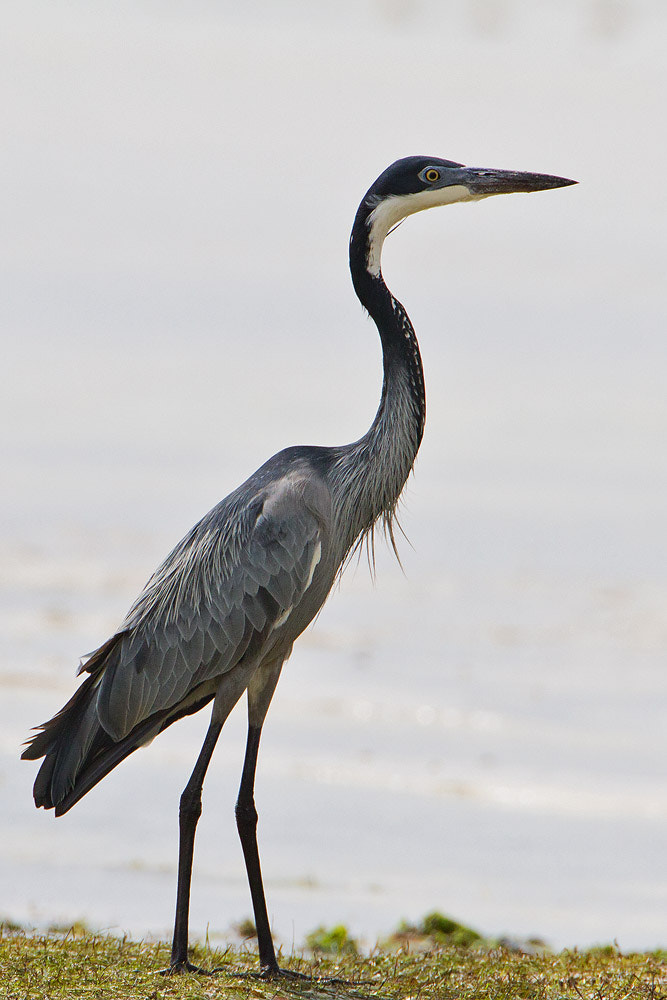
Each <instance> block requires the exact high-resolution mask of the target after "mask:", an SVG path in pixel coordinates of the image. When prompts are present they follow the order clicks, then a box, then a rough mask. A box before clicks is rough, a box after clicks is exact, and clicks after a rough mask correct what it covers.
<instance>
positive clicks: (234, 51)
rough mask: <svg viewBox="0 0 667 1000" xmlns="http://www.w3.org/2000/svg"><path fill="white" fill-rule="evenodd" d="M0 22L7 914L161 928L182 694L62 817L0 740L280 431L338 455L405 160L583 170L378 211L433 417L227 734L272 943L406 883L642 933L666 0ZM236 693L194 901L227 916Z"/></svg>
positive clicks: (365, 405)
mask: <svg viewBox="0 0 667 1000" xmlns="http://www.w3.org/2000/svg"><path fill="white" fill-rule="evenodd" d="M3 23H4V27H3V32H2V35H1V36H0V77H1V79H2V84H1V93H2V99H1V106H0V107H1V109H0V116H1V118H0V121H1V130H2V147H3V153H2V159H1V163H0V177H1V181H2V183H1V185H0V188H1V190H2V192H3V193H2V197H1V198H0V213H1V219H2V223H1V231H2V239H1V240H0V255H1V256H2V265H1V267H0V282H1V285H2V289H1V292H0V324H1V330H2V365H1V366H0V379H1V381H2V414H1V416H0V447H1V449H2V468H3V489H2V499H1V502H2V523H1V533H0V550H1V554H2V559H1V584H2V589H1V594H0V629H1V637H0V641H1V643H2V650H1V655H0V792H1V798H2V807H1V813H0V885H1V887H2V889H1V897H0V915H3V916H7V917H10V918H12V919H15V920H20V921H24V922H26V923H29V924H32V925H34V926H39V927H43V926H46V925H48V924H49V923H51V922H53V921H58V922H68V921H72V920H74V919H85V920H87V921H88V922H89V923H90V924H91V925H92V926H94V927H97V928H106V929H112V930H115V931H128V932H131V933H133V934H146V933H154V934H160V935H165V936H168V934H169V932H170V925H171V919H172V910H173V901H174V895H175V874H176V858H177V810H178V798H179V795H180V792H181V789H182V787H183V786H184V784H185V782H186V780H187V778H188V776H189V773H190V770H191V768H192V766H193V763H194V760H195V757H196V754H197V752H198V749H199V746H200V743H201V740H202V739H203V733H204V730H205V727H206V724H207V713H202V715H201V717H197V718H193V719H190V720H187V721H185V722H182V723H180V724H178V725H176V726H174V727H172V729H171V730H170V731H169V732H167V733H165V734H163V735H162V736H161V737H160V738H159V740H157V741H156V742H155V743H154V744H153V745H152V746H151V748H150V749H148V750H145V751H141V752H138V753H136V754H134V755H133V757H132V758H130V759H129V760H127V761H126V762H125V763H124V764H123V766H122V767H120V768H119V769H117V770H116V771H115V772H113V774H112V775H110V776H109V777H108V778H107V779H106V780H105V781H104V782H103V783H102V784H101V785H100V786H98V787H97V788H96V789H95V790H94V791H93V792H92V793H91V794H90V795H88V796H87V797H86V798H85V799H84V800H82V802H81V803H80V804H79V805H78V806H77V808H76V809H75V810H74V811H73V812H72V813H70V814H68V815H67V816H66V817H65V818H63V819H60V820H58V821H55V820H54V818H53V816H52V814H48V815H47V814H44V813H43V812H41V811H40V812H37V811H36V810H35V809H34V807H33V804H32V799H31V784H32V780H33V777H34V772H35V768H34V767H32V766H31V765H30V764H27V763H19V760H18V755H19V748H20V744H21V743H22V741H23V740H24V739H25V738H26V737H27V735H28V731H29V729H30V727H31V726H33V725H36V724H37V723H39V722H42V721H44V720H45V719H47V718H49V717H50V716H51V715H52V714H53V713H54V712H55V711H56V710H57V709H58V708H60V706H61V705H62V704H63V703H64V701H65V700H66V699H67V698H68V697H69V696H70V694H71V692H72V691H73V689H74V685H75V680H74V670H75V668H76V666H77V664H78V658H79V656H81V655H83V654H85V653H86V652H88V651H90V650H91V649H93V648H94V647H96V646H97V645H99V643H100V642H101V641H102V640H103V639H105V638H106V637H107V635H108V634H110V633H111V632H112V630H113V629H114V628H115V627H116V626H117V625H118V623H119V622H120V620H121V619H122V617H123V615H124V613H125V611H126V610H127V608H128V606H129V604H130V603H131V601H132V600H133V598H134V596H135V595H136V593H137V592H138V590H139V588H140V587H141V586H142V585H143V583H144V581H145V580H146V578H147V577H148V576H149V575H150V573H151V572H152V570H153V568H154V567H155V565H156V564H157V563H158V562H159V561H160V559H161V558H162V557H163V555H164V554H165V553H166V552H167V551H168V550H169V549H170V548H171V546H172V545H173V544H174V543H175V542H176V541H177V540H178V538H180V537H181V536H182V535H183V534H184V533H185V531H186V530H187V529H188V528H189V527H190V526H191V524H192V523H194V521H195V520H197V519H198V517H199V516H201V514H203V513H204V512H205V511H206V510H207V509H208V508H210V507H211V506H212V505H213V504H214V503H215V502H217V500H218V499H219V498H220V497H221V496H223V495H224V494H226V493H227V492H228V491H229V490H230V489H232V488H233V487H234V486H236V485H237V483H238V482H240V481H241V480H242V479H243V478H245V477H246V476H247V475H248V474H249V473H250V472H251V471H252V470H253V469H254V468H256V467H257V466H258V465H259V464H260V463H261V462H262V461H263V460H264V459H265V458H267V457H268V456H269V455H270V454H272V453H273V452H274V451H277V450H278V449H279V448H281V447H283V446H284V445H286V444H291V443H299V442H302V443H321V444H333V443H340V442H343V441H348V440H353V439H354V438H356V437H358V436H359V435H360V434H361V433H362V432H363V431H364V430H365V429H366V427H367V426H368V424H369V422H370V420H371V419H372V416H373V414H374V412H375V408H376V405H377V400H378V398H379V389H380V378H381V364H380V352H379V344H378V340H377V336H376V333H375V330H374V327H373V326H372V324H370V323H369V322H368V320H367V319H365V318H364V316H363V315H362V313H361V310H360V308H359V305H358V303H357V301H356V299H355V297H354V294H353V291H352V288H351V285H350V282H349V276H348V273H347V260H346V252H347V239H348V233H349V229H350V226H351V223H352V218H353V214H354V211H355V210H356V206H357V203H358V201H359V198H360V197H361V195H362V194H363V192H364V191H365V189H366V187H367V186H368V185H369V184H370V182H371V181H372V180H373V179H374V177H375V176H376V175H377V174H378V173H379V172H380V171H381V170H382V169H384V167H385V166H386V165H387V164H388V163H389V162H391V161H392V160H393V159H395V158H396V157H398V156H402V155H407V154H410V153H417V152H418V153H422V152H425V153H433V154H434V155H438V156H444V157H448V158H452V159H457V160H462V161H464V162H466V163H470V164H475V165H479V166H490V167H491V166H493V167H506V168H514V169H523V170H537V171H543V172H549V173H556V174H563V175H565V176H570V177H575V178H577V179H578V180H579V181H580V185H579V187H577V188H572V189H567V190H561V191H554V192H549V193H545V194H540V195H539V196H534V197H525V196H515V197H513V198H504V199H503V198H497V199H492V200H490V201H486V202H484V203H482V204H481V205H480V206H474V207H471V206H456V207H454V208H451V209H442V210H441V211H440V212H429V213H424V214H422V215H420V216H417V217H415V218H413V219H410V220H409V221H408V223H407V224H406V225H405V226H403V227H402V228H401V229H400V231H399V232H398V233H396V234H395V235H394V236H392V237H391V238H390V240H389V241H388V243H387V246H386V250H385V266H384V270H385V274H386V277H387V280H388V283H389V284H390V286H391V288H392V289H393V290H394V292H395V293H396V294H397V295H398V297H399V298H401V300H402V301H403V302H404V303H405V304H406V306H407V308H408V311H409V312H410V315H411V316H412V319H413V321H414V324H415V327H416V329H417V332H418V335H419V337H420V341H421V345H422V351H423V356H424V363H425V367H426V376H427V391H428V405H429V414H428V425H427V432H426V438H425V441H424V445H423V448H422V451H421V453H420V457H419V459H418V462H417V466H416V473H415V476H414V477H413V478H412V479H411V480H410V483H409V487H408V489H407V492H406V497H405V504H404V507H403V515H402V523H403V527H404V529H405V532H406V534H407V536H408V538H409V540H410V544H408V543H407V542H402V543H401V557H402V560H403V567H404V569H403V571H401V569H400V567H399V566H398V565H397V563H396V561H395V560H394V559H393V557H392V556H391V555H390V554H388V552H387V551H386V550H385V548H384V546H380V547H379V551H378V554H377V576H376V580H375V582H374V583H373V582H372V580H371V578H370V574H369V572H368V569H367V566H366V565H365V564H364V562H363V560H362V561H361V563H360V564H359V565H358V566H353V567H351V568H350V569H349V570H348V572H347V573H346V575H345V577H344V579H343V582H342V585H341V587H340V591H339V592H337V593H335V594H334V596H333V597H332V599H331V601H330V603H329V604H328V605H327V607H326V608H325V610H324V612H323V613H322V614H321V616H320V618H319V619H318V621H317V622H316V624H315V626H314V627H313V628H311V629H310V630H308V632H307V633H306V634H305V635H304V636H303V637H302V639H301V640H300V641H299V643H298V645H297V648H296V651H295V653H294V655H293V657H292V659H291V660H290V662H289V664H288V666H287V668H286V669H285V671H284V674H283V677H282V679H281V682H280V685H279V688H278V692H277V695H276V698H275V700H274V704H273V706H272V709H271V712H270V713H269V719H268V722H267V725H266V727H265V735H264V741H263V747H262V753H261V758H260V766H259V776H258V782H257V802H258V808H259V812H260V844H261V847H262V852H263V862H264V869H265V876H266V884H267V894H268V900H269V910H270V914H271V918H272V921H273V925H274V928H275V931H276V934H277V936H278V938H279V940H280V941H282V942H283V944H285V945H286V946H287V947H290V946H291V945H292V943H293V942H295V943H296V944H297V945H298V944H299V943H300V942H301V940H302V939H303V935H304V934H305V933H306V932H307V931H309V930H311V929H312V928H313V927H314V926H315V925H317V924H319V923H322V922H324V923H327V924H330V923H334V922H335V923H338V922H344V923H346V924H348V926H349V928H350V930H351V931H352V933H354V934H356V935H358V936H360V937H362V938H363V939H364V940H365V941H366V942H367V943H369V944H373V943H374V941H375V940H376V939H377V937H378V936H379V935H380V936H381V935H382V934H385V933H387V932H389V931H390V930H391V929H392V928H393V927H394V926H395V925H396V923H397V922H398V920H399V919H401V918H407V919H417V918H419V917H420V916H422V915H423V913H424V912H426V911H427V910H429V909H432V908H435V907H437V908H440V909H442V910H444V911H445V912H447V913H450V914H452V915H454V916H455V917H456V918H458V919H460V920H463V921H465V922H467V923H469V924H472V925H473V926H475V927H477V928H479V929H480V930H482V931H483V932H485V933H488V934H500V933H510V934H513V935H531V934H538V935H542V936H543V937H544V938H546V939H547V940H548V941H549V942H550V943H551V944H552V945H554V946H562V945H579V946H584V945H587V944H591V943H594V942H600V941H610V940H613V939H616V940H617V941H618V942H619V944H620V945H621V946H622V947H623V948H650V947H654V946H658V945H662V946H664V945H665V943H666V941H667V930H666V928H667V922H666V921H665V914H666V912H667V907H666V903H667V890H666V875H667V871H666V867H667V866H666V863H665V832H666V829H667V790H666V787H665V774H664V759H665V719H666V713H667V691H666V685H665V653H666V652H667V619H666V614H665V612H666V608H667V463H666V461H665V441H666V437H667V392H666V391H665V387H666V385H667V349H666V346H665V319H666V312H667V309H666V299H665V265H666V263H667V259H666V258H667V246H666V239H665V210H666V208H667V185H666V184H665V180H664V172H665V162H666V156H665V154H666V153H667V142H666V140H665V127H664V115H665V98H666V96H667V90H666V83H667V70H666V61H665V55H664V53H665V45H666V43H667V9H666V8H665V5H664V3H663V2H662V0H607V2H603V0H578V2H575V0H569V2H566V0H532V2H531V3H530V4H526V3H521V2H520V0H476V2H472V0H456V2H455V0H451V2H440V3H438V2H436V0H354V2H352V0H339V2H338V3H336V4H314V3H305V2H299V0H291V2H287V0H281V2H269V0H257V2H256V3H253V4H246V5H240V4H238V3H229V2H223V0H216V2H213V0H211V2H205V0H195V2H189V3H185V2H179V0H169V2H167V0H160V2H157V0H156V2H148V0H133V2H131V3H130V2H122V0H121V2H115V3H113V4H111V3H101V4H94V5H91V4H88V3H84V2H74V0H72V2H58V0H56V2H49V3H47V2H37V0H22V2H20V3H19V2H16V0H14V2H11V0H10V2H8V3H6V4H5V5H4V7H3ZM244 729H245V718H244V709H243V706H239V707H238V708H237V710H236V711H235V713H234V715H233V717H232V718H231V719H230V722H229V724H228V726H227V728H226V730H225V733H224V734H223V739H222V740H221V742H220V745H219V748H218V751H217V753H216V756H215V758H214V761H213V764H212V767H211V770H210V772H209V776H208V779H207V782H206V786H205V796H204V815H203V819H202V821H201V823H200V826H199V831H198V841H197V849H196V859H195V876H194V885H193V899H192V927H193V931H194V932H195V933H198V934H203V933H205V931H206V929H207V927H208V929H209V932H210V934H211V936H212V937H215V936H216V935H217V934H224V933H226V932H227V931H228V930H229V927H230V926H231V924H232V923H233V922H234V921H235V920H239V919H241V918H243V917H245V916H247V915H248V914H249V913H250V902H249V897H248V891H247V888H246V883H245V875H244V872H243V862H242V856H241V852H240V849H239V846H238V844H237V838H236V830H235V824H234V815H233V804H234V800H235V794H236V787H237V782H238V779H239V775H240V767H241V761H242V753H243V744H244Z"/></svg>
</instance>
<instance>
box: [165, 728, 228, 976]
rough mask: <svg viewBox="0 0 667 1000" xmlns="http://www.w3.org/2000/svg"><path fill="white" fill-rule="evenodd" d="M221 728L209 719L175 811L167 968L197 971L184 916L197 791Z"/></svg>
mask: <svg viewBox="0 0 667 1000" xmlns="http://www.w3.org/2000/svg"><path fill="white" fill-rule="evenodd" d="M221 730H222V722H218V721H214V720H212V721H211V724H210V726H209V727H208V731H207V733H206V738H205V740H204V744H203V746H202V748H201V750H200V752H199V757H198V758H197V763H196V764H195V767H194V770H193V772H192V774H191V776H190V780H189V781H188V783H187V785H186V786H185V789H184V791H183V794H182V795H181V804H180V808H179V812H178V821H179V833H180V840H179V849H178V887H177V890H176V920H175V922H174V940H173V943H172V946H171V965H170V968H169V971H170V972H181V971H192V972H195V971H201V970H198V969H196V968H195V967H194V966H192V965H190V963H189V962H188V920H189V915H190V882H191V880H192V857H193V853H194V844H195V830H196V828H197V820H198V819H199V817H200V816H201V791H202V785H203V784H204V776H205V774H206V769H207V768H208V765H209V763H210V761H211V757H212V756H213V751H214V750H215V745H216V743H217V741H218V737H219V735H220V732H221Z"/></svg>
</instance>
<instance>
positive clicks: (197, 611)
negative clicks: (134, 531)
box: [84, 476, 330, 740]
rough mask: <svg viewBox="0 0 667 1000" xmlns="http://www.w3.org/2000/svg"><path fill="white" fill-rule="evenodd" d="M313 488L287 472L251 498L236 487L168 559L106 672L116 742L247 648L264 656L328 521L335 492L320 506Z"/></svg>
mask: <svg viewBox="0 0 667 1000" xmlns="http://www.w3.org/2000/svg"><path fill="white" fill-rule="evenodd" d="M237 493H238V491H237ZM312 493H313V490H312V489H311V490H310V492H309V495H308V502H306V500H305V499H304V490H303V489H299V488H297V487H296V486H295V481H294V478H293V477H290V476H283V477H282V478H280V479H279V480H277V481H275V482H273V483H271V484H269V485H268V486H267V485H263V486H262V489H261V491H259V492H258V493H257V494H256V495H254V496H252V497H251V498H250V499H249V498H248V497H247V496H241V497H239V496H237V495H235V494H232V495H231V496H230V497H228V498H227V500H225V501H223V502H222V503H221V504H219V505H218V506H217V507H216V508H214V509H213V510H212V511H211V512H210V513H209V514H208V515H207V516H206V517H205V518H203V519H202V521H200V522H199V524H198V525H196V526H195V528H194V529H193V530H192V531H191V532H190V534H189V535H188V536H186V538H185V539H183V541H182V542H181V543H180V544H179V545H178V546H176V548H175V549H174V550H173V552H172V553H171V554H170V555H169V556H168V557H167V559H166V560H165V562H164V563H163V564H162V566H160V568H159V569H158V570H157V572H156V573H155V574H154V576H153V577H152V578H151V580H149V582H148V584H147V585H146V588H145V590H144V591H143V593H142V594H141V595H140V597H139V599H138V600H137V602H136V603H135V605H134V606H133V608H132V609H131V611H130V613H129V615H128V616H127V618H126V620H125V622H124V623H123V626H122V629H121V633H120V634H121V635H122V639H121V642H120V644H119V647H118V655H117V656H116V658H115V660H114V663H113V664H112V665H111V667H110V669H109V670H106V671H105V672H104V676H103V677H102V679H101V683H100V688H99V693H98V697H97V714H98V716H99V719H100V722H101V723H102V725H103V727H104V729H105V730H106V731H107V732H108V733H109V734H110V736H111V737H112V738H113V739H114V740H120V739H123V738H124V737H125V736H127V734H128V733H130V732H131V731H132V729H133V728H134V727H135V726H136V725H138V724H139V723H141V722H142V721H144V720H145V719H147V718H148V717H149V716H150V715H152V714H155V713H157V712H160V711H164V710H165V709H170V708H172V707H174V706H177V705H178V704H179V703H180V702H181V701H182V700H183V699H185V698H186V697H187V696H188V694H189V692H191V691H192V690H193V689H194V688H196V687H198V686H199V685H201V684H202V683H204V682H206V681H211V680H212V679H213V678H216V677H218V676H221V675H222V674H224V673H225V672H227V671H229V670H231V669H232V668H233V667H234V666H235V665H236V664H237V663H239V661H240V660H241V659H242V657H243V656H244V655H245V654H246V652H247V651H248V655H250V652H249V651H252V653H253V655H256V654H257V652H258V650H261V648H262V644H263V643H264V642H266V640H267V639H268V638H269V636H270V635H271V633H272V631H273V630H274V629H275V628H276V627H278V626H279V625H280V624H281V623H282V621H284V620H285V619H286V618H287V615H288V614H289V613H290V611H291V610H292V608H294V607H295V606H296V605H297V604H298V602H299V601H300V600H301V598H302V597H303V594H304V592H305V590H306V589H307V587H308V586H309V585H310V582H311V579H312V566H313V562H314V559H315V558H316V556H317V551H316V550H317V547H318V545H320V546H321V544H322V540H323V530H324V526H326V525H327V524H328V523H329V521H330V498H329V494H328V491H327V490H326V488H325V487H322V488H321V489H320V490H319V492H318V493H317V494H316V495H317V498H318V502H319V509H318V507H317V506H316V505H315V504H314V503H313V499H312ZM327 504H328V505H329V506H328V508H327ZM93 655H94V654H93ZM86 667H87V665H86ZM86 667H84V669H86Z"/></svg>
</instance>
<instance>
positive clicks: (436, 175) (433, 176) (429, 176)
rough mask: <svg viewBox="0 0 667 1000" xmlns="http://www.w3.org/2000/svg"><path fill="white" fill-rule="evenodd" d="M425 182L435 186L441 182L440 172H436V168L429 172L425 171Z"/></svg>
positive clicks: (430, 168)
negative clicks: (437, 182)
mask: <svg viewBox="0 0 667 1000" xmlns="http://www.w3.org/2000/svg"><path fill="white" fill-rule="evenodd" d="M423 176H424V180H425V181H428V182H429V184H433V183H434V182H435V181H439V180H440V171H439V170H436V169H435V167H429V168H428V170H425V171H424V174H423Z"/></svg>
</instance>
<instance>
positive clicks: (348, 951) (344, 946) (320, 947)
mask: <svg viewBox="0 0 667 1000" xmlns="http://www.w3.org/2000/svg"><path fill="white" fill-rule="evenodd" d="M306 948H308V949H309V950H310V951H312V952H314V953H316V952H319V953H320V954H324V955H358V954H359V945H358V942H357V941H356V940H355V938H353V937H350V933H349V931H348V929H347V927H345V925H344V924H337V925H336V926H335V927H322V926H320V927H317V928H316V929H315V930H314V931H311V933H310V934H307V935H306Z"/></svg>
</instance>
